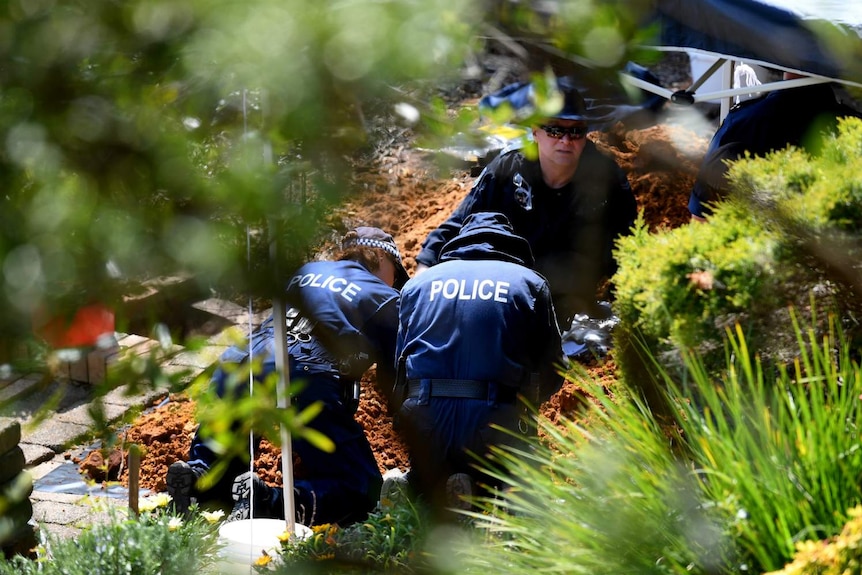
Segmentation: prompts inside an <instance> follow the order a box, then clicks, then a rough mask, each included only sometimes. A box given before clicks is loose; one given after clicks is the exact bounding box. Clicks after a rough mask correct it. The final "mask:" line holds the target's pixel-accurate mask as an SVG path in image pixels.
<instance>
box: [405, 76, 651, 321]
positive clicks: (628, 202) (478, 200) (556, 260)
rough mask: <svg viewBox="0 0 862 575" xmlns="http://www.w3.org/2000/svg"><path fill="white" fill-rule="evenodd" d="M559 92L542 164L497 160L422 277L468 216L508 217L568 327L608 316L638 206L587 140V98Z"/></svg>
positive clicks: (544, 133) (565, 86)
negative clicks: (603, 296) (608, 282)
mask: <svg viewBox="0 0 862 575" xmlns="http://www.w3.org/2000/svg"><path fill="white" fill-rule="evenodd" d="M527 87H528V88H530V86H529V85H528V86H527ZM559 87H560V89H561V91H562V94H563V96H564V104H563V107H562V109H561V110H560V111H559V112H558V113H557V114H555V115H554V116H552V117H550V118H546V119H545V120H544V121H542V122H540V123H538V124H536V125H533V126H531V131H532V136H533V139H534V141H535V143H536V147H537V151H538V157H536V158H535V159H530V158H527V156H525V155H524V152H523V151H522V150H520V149H511V150H504V151H503V152H502V153H501V154H500V155H499V156H497V157H496V158H495V159H494V160H493V161H491V163H489V164H488V165H487V166H486V167H485V169H484V170H483V171H482V173H481V174H480V175H479V177H478V179H477V180H476V182H475V183H474V185H473V188H472V189H471V190H470V193H469V194H468V195H467V196H466V197H465V198H464V200H463V201H462V202H461V204H460V205H459V206H458V208H457V209H456V210H455V211H454V212H453V213H452V215H451V216H450V217H449V219H448V220H446V221H445V222H444V223H443V224H441V225H440V226H439V227H438V228H437V229H435V230H434V231H432V232H431V233H430V234H429V235H428V237H427V238H426V239H425V242H424V243H423V244H422V249H421V251H420V252H419V254H418V255H417V256H416V262H417V266H416V273H417V275H418V274H420V273H422V272H424V270H425V269H427V268H429V267H431V266H433V265H435V264H437V263H438V262H439V261H440V254H441V250H442V248H443V246H444V245H445V244H446V242H448V241H449V240H451V239H452V238H454V237H455V235H456V234H457V233H458V230H459V228H460V227H461V225H462V224H463V223H464V221H465V220H466V218H467V216H469V215H470V214H472V213H475V212H483V211H484V212H500V213H503V214H505V215H506V217H507V218H508V219H509V221H510V222H511V224H512V227H513V228H514V232H515V233H516V234H518V235H520V236H523V237H524V238H525V239H526V240H527V241H528V242H529V244H530V247H531V248H532V251H533V255H534V257H535V262H536V263H535V265H536V270H537V271H538V272H539V273H541V274H542V275H543V276H545V278H547V280H548V283H549V284H550V286H551V291H552V293H553V297H554V306H555V308H556V310H557V316H558V319H559V321H560V324H561V325H562V326H563V327H564V328H568V322H569V321H570V320H571V319H572V317H573V316H574V315H575V314H576V313H579V314H587V315H590V316H601V315H602V312H601V310H600V309H598V308H597V303H596V299H597V298H596V292H597V291H598V288H599V285H600V284H601V282H602V280H603V279H604V278H606V277H610V276H611V275H613V273H614V272H615V271H616V262H615V260H614V258H613V254H612V250H613V247H614V240H615V239H616V238H617V237H619V236H620V235H622V234H625V233H628V230H629V229H630V228H631V226H632V225H633V223H634V220H635V218H636V217H637V205H636V202H635V198H634V195H633V194H632V190H631V186H630V185H629V182H628V180H627V179H626V175H625V173H624V172H623V171H622V170H621V169H620V167H619V166H618V165H617V164H616V163H615V162H614V160H613V159H612V158H610V157H609V156H607V155H605V154H603V153H601V152H600V151H599V150H598V148H596V146H595V144H593V143H592V142H591V141H589V140H588V139H587V137H586V135H587V132H588V131H589V129H590V122H591V116H590V115H589V114H590V111H589V110H587V106H586V103H585V102H584V99H583V97H582V96H581V94H580V92H579V91H578V90H577V89H576V88H575V87H574V86H573V85H572V84H571V83H570V82H569V80H568V79H560V80H559ZM515 96H516V95H515V94H512V95H510V96H509V97H510V98H514V97H515Z"/></svg>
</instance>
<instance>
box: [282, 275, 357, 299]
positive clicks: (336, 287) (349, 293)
mask: <svg viewBox="0 0 862 575" xmlns="http://www.w3.org/2000/svg"><path fill="white" fill-rule="evenodd" d="M322 277H323V274H305V275H297V276H293V277H292V278H291V279H290V283H289V284H288V285H287V289H288V290H289V289H290V288H291V287H293V285H294V284H298V285H299V287H301V288H305V287H311V288H319V289H328V290H329V291H332V292H335V293H338V294H340V295H341V297H343V298H344V299H346V300H347V301H353V297H354V296H355V295H356V294H358V293H359V292H361V291H362V288H361V287H359V286H358V285H356V284H355V283H353V282H350V281H347V280H346V279H344V278H340V277H336V276H333V275H330V276H327V277H326V279H324V280H323V281H321V278H322Z"/></svg>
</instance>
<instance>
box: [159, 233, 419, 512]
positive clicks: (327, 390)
mask: <svg viewBox="0 0 862 575" xmlns="http://www.w3.org/2000/svg"><path fill="white" fill-rule="evenodd" d="M405 281H407V272H406V271H405V270H404V267H403V266H402V263H401V255H400V253H399V251H398V248H397V247H396V245H395V241H394V240H393V239H392V236H391V235H389V234H388V233H386V232H384V231H382V230H380V229H377V228H372V227H359V228H356V229H355V230H352V231H350V232H348V233H347V234H346V235H345V236H344V238H343V240H342V245H341V252H340V254H339V255H338V256H337V259H336V261H315V262H311V263H307V264H305V265H304V266H302V267H301V268H300V269H299V270H297V271H296V273H295V274H294V275H293V277H292V278H291V279H290V280H289V282H288V286H287V294H286V299H287V302H288V304H289V305H290V306H292V307H291V308H290V309H289V310H288V312H287V316H288V317H287V318H286V322H287V341H288V354H289V356H290V361H289V365H290V381H291V383H293V382H297V383H301V384H302V387H301V389H300V390H299V392H298V393H297V394H296V396H295V397H293V398H292V404H293V405H295V406H296V407H297V409H298V410H303V409H305V408H306V407H308V406H309V405H311V404H312V403H314V402H318V401H319V402H321V403H322V405H323V410H322V411H321V412H320V413H319V414H318V415H317V416H316V417H315V418H314V419H313V420H312V421H310V422H309V423H308V424H307V427H310V428H312V429H314V430H316V431H318V432H320V433H321V434H323V435H324V436H326V437H328V438H329V439H330V440H331V441H332V442H333V443H334V444H335V451H334V452H332V453H327V452H324V451H322V450H320V449H318V448H316V447H315V446H313V445H311V444H310V443H308V442H307V441H305V440H303V439H302V438H300V437H296V438H293V439H292V448H293V452H294V454H295V455H297V456H298V457H299V459H300V461H301V464H302V465H301V473H300V472H298V473H297V479H296V481H295V482H294V509H296V514H297V517H296V519H297V521H299V522H300V523H302V524H304V525H314V524H321V523H339V524H341V525H346V524H349V523H353V522H355V521H360V520H362V519H364V518H365V517H366V516H367V514H368V512H369V511H370V510H371V509H373V507H374V505H375V504H376V502H377V500H378V495H379V491H380V485H381V483H382V478H381V476H380V471H379V470H378V467H377V462H376V460H375V458H374V454H373V452H372V450H371V446H370V445H369V443H368V440H367V439H366V437H365V434H364V432H363V429H362V427H361V426H360V425H359V423H358V422H357V421H356V420H355V419H354V413H355V410H356V407H357V405H358V398H359V395H358V391H359V381H360V379H361V377H362V375H363V373H364V372H365V371H366V370H367V369H368V368H369V367H371V365H372V364H374V363H377V365H378V372H377V378H378V383H379V385H380V386H381V389H385V390H386V391H391V389H392V386H393V384H394V369H393V368H394V365H395V360H394V352H395V338H396V333H397V328H398V315H397V314H398V311H397V309H398V297H399V294H398V291H397V289H398V288H400V287H401V286H402V285H403V284H404V282H405ZM274 333H275V330H274V319H273V318H272V317H270V318H269V319H268V320H267V321H266V322H264V323H263V324H262V325H261V327H260V328H259V329H258V330H256V331H255V333H253V334H252V337H251V340H250V342H249V343H248V345H245V346H235V347H232V348H230V349H229V350H227V351H226V352H225V353H224V354H223V355H222V357H221V358H220V364H219V367H218V368H217V369H216V371H215V373H214V375H213V377H212V384H213V386H215V389H216V392H217V393H218V395H219V396H222V397H224V396H225V395H226V394H230V393H239V392H241V391H242V390H243V388H245V389H246V390H247V388H248V376H247V375H246V376H245V383H244V384H243V381H242V379H243V378H242V375H241V373H242V370H240V369H237V367H238V366H239V365H240V364H243V363H245V362H248V361H249V359H250V358H255V361H258V360H259V359H261V358H262V367H261V369H260V370H259V371H256V373H255V378H256V379H257V380H259V381H263V380H264V379H265V378H266V376H267V375H268V374H270V373H272V372H274V370H275V347H274V346H275V344H276V342H275V341H274V339H275V338H274ZM246 373H247V372H246ZM216 451H217V448H215V446H214V445H212V444H211V443H209V442H208V441H206V440H205V439H204V437H202V435H201V429H200V428H199V429H198V431H197V433H196V434H195V437H194V439H193V442H192V445H191V449H190V454H189V461H188V462H176V463H174V464H172V465H171V466H170V468H169V469H168V474H167V478H166V482H167V488H168V494H169V495H170V496H171V497H172V498H173V504H174V506H175V508H176V509H177V511H179V512H185V511H186V510H187V509H188V507H189V505H190V504H191V501H192V498H193V497H195V498H197V499H198V500H199V501H201V500H218V501H222V502H227V501H228V500H229V499H230V498H232V499H233V500H234V501H235V502H236V503H235V505H234V508H233V512H232V513H231V516H230V519H244V518H248V516H249V507H250V505H249V501H248V499H249V496H250V494H251V493H254V515H255V517H275V518H278V519H283V518H284V517H283V515H284V502H283V500H282V497H283V492H282V490H281V489H277V488H273V487H270V486H268V485H266V484H265V483H264V482H263V481H262V480H261V479H260V478H259V477H258V476H257V475H256V474H254V473H252V472H249V471H248V463H247V462H245V463H244V462H242V461H239V460H234V461H231V463H230V467H229V469H228V471H227V472H226V473H225V474H224V476H223V477H222V479H221V480H220V481H219V482H218V483H216V485H215V486H213V487H212V488H211V489H208V490H207V491H205V492H201V491H200V490H199V489H198V485H199V484H198V479H199V478H200V477H201V476H202V475H204V474H205V473H206V472H207V471H209V470H210V468H211V466H212V465H213V463H214V462H215V460H216V459H217V454H216ZM244 471H245V473H243V472H244Z"/></svg>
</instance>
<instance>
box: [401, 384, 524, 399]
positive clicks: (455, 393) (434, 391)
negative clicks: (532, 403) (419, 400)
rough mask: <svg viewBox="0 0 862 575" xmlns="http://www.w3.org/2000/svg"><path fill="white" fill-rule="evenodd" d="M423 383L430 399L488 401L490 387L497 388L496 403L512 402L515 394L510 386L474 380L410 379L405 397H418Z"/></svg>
mask: <svg viewBox="0 0 862 575" xmlns="http://www.w3.org/2000/svg"><path fill="white" fill-rule="evenodd" d="M423 383H427V384H428V385H430V387H431V389H430V393H429V395H430V396H431V397H458V398H461V399H488V398H489V389H488V388H489V386H491V385H495V386H496V388H497V390H496V391H497V401H500V402H509V401H514V399H515V396H516V394H517V390H515V389H514V388H512V387H510V386H507V385H497V384H494V383H491V382H487V381H478V380H475V379H410V380H408V381H407V397H419V394H420V391H421V389H422V384H423Z"/></svg>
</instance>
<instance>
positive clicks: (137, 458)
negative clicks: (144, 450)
mask: <svg viewBox="0 0 862 575" xmlns="http://www.w3.org/2000/svg"><path fill="white" fill-rule="evenodd" d="M140 479H141V449H140V448H139V447H138V446H137V445H136V444H134V443H133V444H132V445H130V446H129V509H131V510H132V513H134V514H135V517H137V516H138V514H139V513H138V491H139V485H140Z"/></svg>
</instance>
